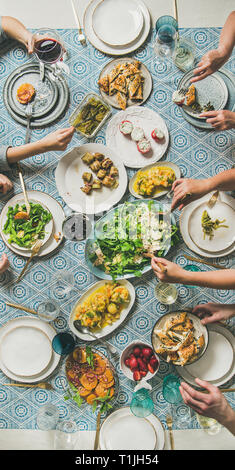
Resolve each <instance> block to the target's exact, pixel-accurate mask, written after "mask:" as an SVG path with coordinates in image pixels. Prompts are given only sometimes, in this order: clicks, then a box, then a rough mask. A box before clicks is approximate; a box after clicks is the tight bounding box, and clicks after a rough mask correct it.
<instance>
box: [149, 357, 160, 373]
mask: <svg viewBox="0 0 235 470" xmlns="http://www.w3.org/2000/svg"><path fill="white" fill-rule="evenodd" d="M149 364H150V365H151V366H152V368H153V369H154V370H156V369H157V367H158V360H157V358H156V357H155V356H152V357H151V358H150V361H149Z"/></svg>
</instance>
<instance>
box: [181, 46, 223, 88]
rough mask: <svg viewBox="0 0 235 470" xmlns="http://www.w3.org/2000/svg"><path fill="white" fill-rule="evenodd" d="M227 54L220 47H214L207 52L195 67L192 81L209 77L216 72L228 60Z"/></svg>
mask: <svg viewBox="0 0 235 470" xmlns="http://www.w3.org/2000/svg"><path fill="white" fill-rule="evenodd" d="M226 60H227V56H226V55H225V54H224V53H222V51H220V50H218V49H213V50H211V51H209V52H207V53H206V54H205V55H204V56H203V57H202V58H201V60H200V62H199V64H198V65H197V67H196V68H195V69H194V72H193V75H194V77H193V78H191V80H190V82H191V83H195V82H198V81H199V80H203V78H206V77H208V75H211V74H212V73H214V72H216V70H218V69H219V68H220V67H222V65H223V64H224V63H225V62H226Z"/></svg>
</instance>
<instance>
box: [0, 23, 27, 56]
mask: <svg viewBox="0 0 235 470" xmlns="http://www.w3.org/2000/svg"><path fill="white" fill-rule="evenodd" d="M2 29H3V30H4V31H5V33H6V34H7V36H9V37H11V38H13V39H16V40H17V41H19V42H21V43H22V44H24V45H25V46H26V47H27V49H28V52H29V53H32V52H33V51H32V46H31V41H32V33H30V31H28V30H27V29H26V27H25V26H24V25H23V24H22V23H21V22H20V21H19V20H17V19H16V18H13V17H12V16H2Z"/></svg>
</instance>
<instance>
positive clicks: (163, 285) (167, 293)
mask: <svg viewBox="0 0 235 470" xmlns="http://www.w3.org/2000/svg"><path fill="white" fill-rule="evenodd" d="M155 295H156V297H157V299H158V300H159V302H161V303H162V304H164V305H171V304H173V303H174V302H175V301H176V299H177V297H178V291H177V288H176V286H175V285H174V284H168V283H167V282H160V281H159V282H158V283H157V285H156V287H155Z"/></svg>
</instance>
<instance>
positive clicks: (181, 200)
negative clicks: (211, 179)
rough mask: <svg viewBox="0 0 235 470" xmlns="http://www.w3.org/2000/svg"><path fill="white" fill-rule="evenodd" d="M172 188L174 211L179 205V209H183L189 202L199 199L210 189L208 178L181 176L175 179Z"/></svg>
mask: <svg viewBox="0 0 235 470" xmlns="http://www.w3.org/2000/svg"><path fill="white" fill-rule="evenodd" d="M172 190H173V191H174V196H173V199H172V203H171V210H172V211H173V210H174V209H176V208H177V207H179V210H181V209H183V207H185V206H187V204H189V203H190V202H193V201H195V200H196V199H199V198H200V197H202V196H204V195H205V194H207V193H208V192H209V191H210V189H209V183H208V180H193V179H188V178H187V179H184V178H179V179H178V180H176V181H174V183H173V185H172Z"/></svg>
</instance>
